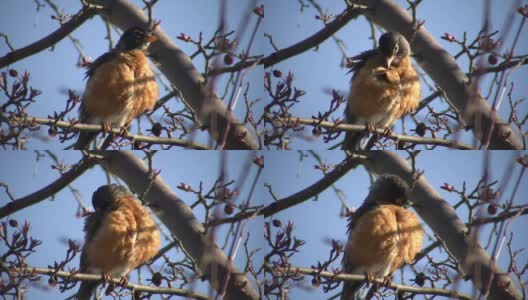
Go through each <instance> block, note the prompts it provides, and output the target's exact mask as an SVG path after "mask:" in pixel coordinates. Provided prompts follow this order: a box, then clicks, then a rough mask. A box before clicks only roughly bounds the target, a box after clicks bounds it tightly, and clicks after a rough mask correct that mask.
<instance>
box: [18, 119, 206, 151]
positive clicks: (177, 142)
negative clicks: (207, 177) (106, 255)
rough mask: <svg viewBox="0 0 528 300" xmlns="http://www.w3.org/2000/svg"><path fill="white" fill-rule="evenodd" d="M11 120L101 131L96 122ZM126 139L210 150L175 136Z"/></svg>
mask: <svg viewBox="0 0 528 300" xmlns="http://www.w3.org/2000/svg"><path fill="white" fill-rule="evenodd" d="M10 121H11V122H19V123H21V124H25V125H34V124H42V125H48V126H51V127H60V128H64V129H72V130H75V131H88V132H102V131H103V126H102V125H96V124H81V123H77V124H75V125H72V124H71V123H69V122H65V121H57V120H54V119H44V118H35V117H26V118H25V119H22V120H20V119H11V120H10ZM107 132H109V133H113V134H116V135H120V134H121V128H109V129H108V130H107ZM123 137H124V138H126V139H129V140H131V141H134V142H143V143H148V144H159V145H174V146H181V147H184V148H189V149H195V150H210V148H209V147H208V146H205V145H202V144H196V143H191V142H188V141H185V140H182V139H177V138H162V137H153V136H146V135H139V134H131V133H127V134H126V135H125V136H123Z"/></svg>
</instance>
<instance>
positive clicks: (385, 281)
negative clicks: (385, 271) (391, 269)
mask: <svg viewBox="0 0 528 300" xmlns="http://www.w3.org/2000/svg"><path fill="white" fill-rule="evenodd" d="M381 285H382V286H384V287H390V286H391V285H392V279H391V278H390V276H384V277H383V282H382V283H381Z"/></svg>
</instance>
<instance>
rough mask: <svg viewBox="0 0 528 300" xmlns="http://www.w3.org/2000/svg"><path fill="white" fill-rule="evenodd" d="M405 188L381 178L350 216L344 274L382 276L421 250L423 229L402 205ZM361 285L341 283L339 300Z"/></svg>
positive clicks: (348, 299) (349, 296)
mask: <svg viewBox="0 0 528 300" xmlns="http://www.w3.org/2000/svg"><path fill="white" fill-rule="evenodd" d="M409 193H410V190H409V186H408V185H407V183H406V182H405V181H404V180H403V179H401V178H400V177H398V176H394V175H383V176H380V177H379V178H378V179H377V180H376V182H375V183H374V184H373V185H372V186H371V188H370V192H369V194H368V196H367V198H366V199H365V201H364V202H363V204H362V205H361V206H360V207H359V208H358V210H357V211H356V212H355V213H354V214H353V215H352V216H351V217H350V219H349V223H348V242H347V244H346V247H345V251H344V258H343V269H344V271H345V272H346V273H352V274H361V273H366V274H367V276H371V275H373V274H374V275H376V276H378V277H386V278H387V280H390V277H388V276H390V275H391V274H392V273H393V272H394V271H396V270H397V269H399V268H400V267H402V266H403V264H404V263H410V262H412V261H413V260H414V257H415V256H416V253H418V252H419V251H420V249H421V247H422V241H423V230H422V228H421V226H420V221H419V219H418V217H417V216H416V214H414V213H413V212H411V211H410V210H407V209H406V208H404V207H403V206H404V205H405V204H406V203H407V201H408V198H409ZM362 284H363V282H357V281H354V282H350V281H349V282H345V283H344V286H343V292H342V294H341V300H352V299H354V294H355V293H356V292H357V291H358V290H359V288H360V287H361V286H362Z"/></svg>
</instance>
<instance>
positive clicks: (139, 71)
mask: <svg viewBox="0 0 528 300" xmlns="http://www.w3.org/2000/svg"><path fill="white" fill-rule="evenodd" d="M156 40H157V38H156V36H154V35H153V34H152V32H151V31H148V30H145V29H143V28H141V27H138V26H135V27H132V28H129V29H127V30H126V31H125V32H124V33H123V35H122V36H121V38H120V39H119V42H118V43H117V44H116V46H115V47H114V48H113V49H112V50H111V51H109V52H106V53H105V54H103V55H101V56H100V57H98V58H97V59H96V60H95V61H94V62H92V63H91V64H90V65H89V67H88V70H87V71H86V77H87V78H88V81H87V83H86V89H85V91H84V94H83V97H82V101H81V105H80V107H79V121H80V122H81V123H88V124H97V125H103V127H104V128H105V130H106V129H107V128H108V127H114V128H119V129H121V130H122V131H123V132H126V130H127V128H128V127H129V126H130V123H131V122H132V121H133V120H134V119H136V118H137V117H139V116H140V115H141V114H143V113H144V112H146V111H150V110H152V109H153V108H154V104H155V102H156V99H157V98H158V95H159V90H158V83H157V82H156V78H155V76H154V72H153V71H152V69H151V68H150V66H149V63H148V59H147V56H146V55H145V51H146V49H147V48H148V46H149V45H150V43H152V42H154V41H156ZM97 134H98V132H87V131H81V132H80V133H79V137H78V139H77V142H76V143H75V145H74V148H75V149H77V150H79V149H87V148H88V147H89V145H90V143H91V141H92V140H93V139H94V138H95V137H96V136H97ZM105 142H106V141H105ZM103 148H105V147H103Z"/></svg>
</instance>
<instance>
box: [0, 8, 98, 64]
mask: <svg viewBox="0 0 528 300" xmlns="http://www.w3.org/2000/svg"><path fill="white" fill-rule="evenodd" d="M94 14H95V10H94V9H92V8H83V9H82V10H81V11H80V12H79V13H77V14H76V15H74V16H72V18H71V19H70V20H69V21H68V22H66V23H64V24H63V25H62V26H61V27H59V29H57V30H55V31H54V32H52V33H51V34H50V35H48V36H46V37H44V38H42V39H40V40H38V41H36V42H34V43H33V44H30V45H28V46H26V47H24V48H20V49H17V50H15V51H12V52H9V53H7V54H6V55H4V56H2V57H0V69H1V68H3V67H5V66H7V65H10V64H12V63H14V62H16V61H19V60H21V59H24V58H26V57H28V56H31V55H33V54H35V53H38V52H40V51H42V50H45V49H47V48H49V47H51V46H53V45H55V44H56V43H58V42H59V41H60V40H62V39H63V38H65V37H67V36H68V35H69V34H70V33H72V31H74V30H75V29H76V28H77V27H79V26H81V25H82V24H83V23H84V21H86V20H88V19H90V18H91V17H93V15H94Z"/></svg>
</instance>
